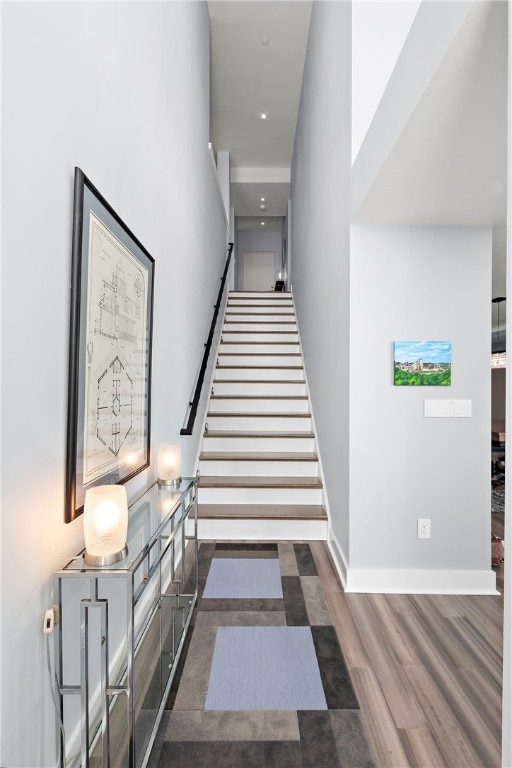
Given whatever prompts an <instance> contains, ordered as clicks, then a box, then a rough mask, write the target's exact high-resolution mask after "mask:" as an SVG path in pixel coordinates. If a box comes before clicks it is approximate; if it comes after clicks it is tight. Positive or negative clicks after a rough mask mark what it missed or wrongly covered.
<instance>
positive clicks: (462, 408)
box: [423, 400, 472, 419]
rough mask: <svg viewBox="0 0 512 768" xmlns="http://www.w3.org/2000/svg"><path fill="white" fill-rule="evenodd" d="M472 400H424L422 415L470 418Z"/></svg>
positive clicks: (426, 416)
mask: <svg viewBox="0 0 512 768" xmlns="http://www.w3.org/2000/svg"><path fill="white" fill-rule="evenodd" d="M471 405H472V400H424V401H423V416H425V418H432V417H437V418H444V419H457V418H459V419H460V418H466V419H469V418H471Z"/></svg>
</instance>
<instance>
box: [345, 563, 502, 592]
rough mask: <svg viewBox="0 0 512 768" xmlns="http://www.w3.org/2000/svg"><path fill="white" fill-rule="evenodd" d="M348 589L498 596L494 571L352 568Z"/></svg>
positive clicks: (352, 590) (349, 574)
mask: <svg viewBox="0 0 512 768" xmlns="http://www.w3.org/2000/svg"><path fill="white" fill-rule="evenodd" d="M346 591H347V592H383V593H395V594H401V595H411V594H412V595H498V594H499V592H497V591H496V574H495V573H494V571H492V570H489V571H463V570H456V569H453V570H433V569H426V570H422V569H419V568H418V569H415V568H396V569H395V568H349V569H348V573H347V586H346Z"/></svg>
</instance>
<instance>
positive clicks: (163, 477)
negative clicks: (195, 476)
mask: <svg viewBox="0 0 512 768" xmlns="http://www.w3.org/2000/svg"><path fill="white" fill-rule="evenodd" d="M180 483H181V446H179V445H171V444H170V443H162V444H161V445H159V446H158V485H168V486H171V487H172V488H177V487H178V486H179V484H180Z"/></svg>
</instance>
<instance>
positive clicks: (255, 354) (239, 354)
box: [219, 352, 302, 357]
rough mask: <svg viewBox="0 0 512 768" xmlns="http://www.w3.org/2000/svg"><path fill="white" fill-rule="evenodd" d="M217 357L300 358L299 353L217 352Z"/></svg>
mask: <svg viewBox="0 0 512 768" xmlns="http://www.w3.org/2000/svg"><path fill="white" fill-rule="evenodd" d="M219 357H302V355H301V354H300V352H219Z"/></svg>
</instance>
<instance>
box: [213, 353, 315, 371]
mask: <svg viewBox="0 0 512 768" xmlns="http://www.w3.org/2000/svg"><path fill="white" fill-rule="evenodd" d="M217 365H255V366H257V367H258V368H266V367H268V366H273V365H302V357H301V356H300V355H290V356H289V355H219V356H218V357H217Z"/></svg>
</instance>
